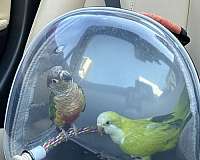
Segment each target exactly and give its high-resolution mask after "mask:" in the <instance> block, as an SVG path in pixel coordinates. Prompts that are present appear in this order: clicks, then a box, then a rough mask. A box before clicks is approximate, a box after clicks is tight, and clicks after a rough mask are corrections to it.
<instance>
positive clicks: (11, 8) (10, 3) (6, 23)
mask: <svg viewBox="0 0 200 160" xmlns="http://www.w3.org/2000/svg"><path fill="white" fill-rule="evenodd" d="M39 3H40V0H34V1H33V0H20V1H19V0H0V127H1V128H2V127H3V120H4V115H5V110H6V103H7V99H8V95H9V91H10V88H11V84H12V80H13V78H14V75H15V72H16V69H17V67H18V64H19V62H20V60H21V57H22V55H23V51H24V47H25V45H26V41H27V38H28V35H29V32H30V29H31V26H32V23H33V20H34V17H35V14H36V11H37V8H38V6H39Z"/></svg>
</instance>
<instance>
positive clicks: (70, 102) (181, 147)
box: [4, 8, 199, 160]
mask: <svg viewBox="0 0 200 160" xmlns="http://www.w3.org/2000/svg"><path fill="white" fill-rule="evenodd" d="M186 54H187V53H186V51H185V50H184V49H183V47H182V46H181V44H180V43H179V42H178V40H176V39H175V37H173V35H172V34H170V33H169V31H167V30H166V29H164V27H162V26H160V25H159V24H157V23H156V22H154V21H152V20H150V19H149V18H146V17H144V16H142V15H139V14H137V13H134V12H129V11H124V10H118V9H106V8H99V9H97V8H93V9H82V10H78V11H74V12H71V13H69V14H66V15H64V16H62V17H60V18H58V19H57V20H55V21H54V22H52V23H50V24H49V25H48V26H47V27H46V28H45V29H44V30H43V31H42V32H41V33H40V34H39V35H38V36H37V38H35V40H34V41H33V42H32V43H31V45H30V47H29V48H28V49H27V50H26V53H25V56H24V58H23V60H22V62H21V65H20V67H19V69H18V71H17V74H16V77H15V80H14V82H13V87H12V91H11V94H10V99H9V103H8V110H7V116H6V124H5V130H6V135H5V143H4V146H5V147H4V148H5V153H6V158H7V159H11V158H12V157H13V156H15V155H19V154H21V153H22V152H23V151H24V150H31V149H32V148H34V147H36V146H43V147H44V148H45V150H46V152H47V154H46V158H45V159H49V160H51V159H55V158H59V159H60V160H61V159H66V158H67V159H77V160H78V159H80V160H90V159H92V160H94V159H97V160H98V159H116V160H118V159H125V160H128V159H133V157H134V158H135V159H144V160H150V159H152V160H158V159H162V160H167V159H168V160H169V159H176V160H198V144H199V142H198V138H197V137H198V133H197V130H198V129H199V126H198V113H197V107H198V103H197V101H198V96H197V94H195V92H196V88H195V87H196V86H195V84H194V76H191V73H190V70H189V69H188V66H189V65H191V64H190V63H191V62H190V61H189V60H188V61H187V60H185V59H186V58H187V56H185V55H186ZM185 57H186V58H185ZM187 63H189V65H188V64H187ZM194 75H196V73H194ZM197 88H198V87H197ZM89 127H91V128H93V130H92V129H91V128H89ZM99 128H101V129H102V130H103V131H102V132H103V133H102V135H101V133H99ZM96 129H98V130H97V131H96ZM89 131H90V133H89ZM72 132H73V133H72ZM84 132H85V133H86V132H87V134H84ZM61 133H63V134H62V135H61ZM58 135H60V137H59V138H60V139H59V140H60V141H59V140H58V139H56V136H58ZM69 135H70V136H71V137H70V136H69ZM67 137H68V138H69V139H68V140H66V141H65V140H64V139H67ZM61 139H62V140H61ZM56 140H57V141H56ZM61 141H62V143H61ZM58 142H59V143H58Z"/></svg>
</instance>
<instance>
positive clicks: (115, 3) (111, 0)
mask: <svg viewBox="0 0 200 160" xmlns="http://www.w3.org/2000/svg"><path fill="white" fill-rule="evenodd" d="M105 4H106V7H115V8H121V3H120V0H105Z"/></svg>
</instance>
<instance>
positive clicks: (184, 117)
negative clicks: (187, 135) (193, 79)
mask: <svg viewBox="0 0 200 160" xmlns="http://www.w3.org/2000/svg"><path fill="white" fill-rule="evenodd" d="M173 116H174V117H173V118H172V121H171V122H175V121H179V122H181V127H182V128H184V126H185V124H186V123H187V122H188V121H189V120H190V118H191V117H192V114H191V111H190V99H189V95H188V91H187V88H186V86H185V87H184V89H183V91H182V93H181V96H180V98H179V101H178V103H177V105H176V106H175V109H174V113H173Z"/></svg>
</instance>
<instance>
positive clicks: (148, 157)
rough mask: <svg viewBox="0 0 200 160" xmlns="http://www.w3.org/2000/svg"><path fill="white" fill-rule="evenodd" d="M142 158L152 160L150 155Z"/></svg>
mask: <svg viewBox="0 0 200 160" xmlns="http://www.w3.org/2000/svg"><path fill="white" fill-rule="evenodd" d="M142 160H151V157H150V156H147V157H143V158H142Z"/></svg>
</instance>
